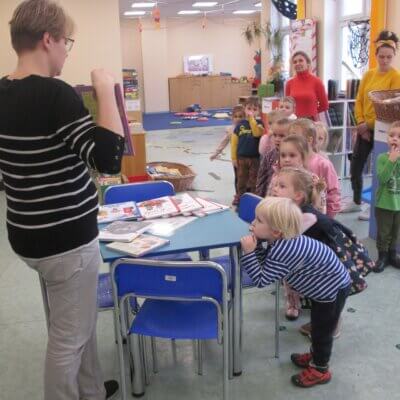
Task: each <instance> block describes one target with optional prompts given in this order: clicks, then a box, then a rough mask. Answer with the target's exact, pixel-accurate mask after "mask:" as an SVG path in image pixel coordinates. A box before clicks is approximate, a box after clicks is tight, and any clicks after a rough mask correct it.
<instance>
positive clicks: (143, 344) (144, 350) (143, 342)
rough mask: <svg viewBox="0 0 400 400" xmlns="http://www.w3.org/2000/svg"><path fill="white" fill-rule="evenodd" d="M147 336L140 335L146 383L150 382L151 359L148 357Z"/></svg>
mask: <svg viewBox="0 0 400 400" xmlns="http://www.w3.org/2000/svg"><path fill="white" fill-rule="evenodd" d="M146 339H147V338H146V336H140V342H141V348H142V357H143V373H144V382H145V384H146V385H149V384H150V379H149V360H148V357H147V340H146Z"/></svg>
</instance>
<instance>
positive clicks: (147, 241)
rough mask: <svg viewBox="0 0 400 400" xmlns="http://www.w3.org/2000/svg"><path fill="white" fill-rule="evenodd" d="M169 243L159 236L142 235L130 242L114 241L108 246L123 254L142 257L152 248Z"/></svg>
mask: <svg viewBox="0 0 400 400" xmlns="http://www.w3.org/2000/svg"><path fill="white" fill-rule="evenodd" d="M168 243H169V240H167V239H162V238H159V237H157V236H151V235H140V236H138V237H137V238H136V239H133V241H132V242H129V243H121V242H112V243H109V244H107V245H106V246H107V247H108V248H109V249H111V250H115V251H118V252H120V253H123V254H128V255H130V256H133V257H141V256H144V255H145V254H147V253H150V252H151V251H152V250H155V249H158V248H159V247H162V246H165V245H166V244H168Z"/></svg>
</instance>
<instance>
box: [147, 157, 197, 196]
mask: <svg viewBox="0 0 400 400" xmlns="http://www.w3.org/2000/svg"><path fill="white" fill-rule="evenodd" d="M147 173H148V174H149V176H150V177H151V179H153V180H156V181H168V182H171V183H172V184H173V185H174V188H175V192H184V191H186V190H189V189H190V188H191V187H192V183H193V181H194V178H195V177H196V174H195V173H194V171H193V170H192V169H191V168H189V167H188V166H187V165H185V164H179V163H174V162H167V161H155V162H151V163H147Z"/></svg>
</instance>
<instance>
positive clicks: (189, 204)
mask: <svg viewBox="0 0 400 400" xmlns="http://www.w3.org/2000/svg"><path fill="white" fill-rule="evenodd" d="M173 200H174V202H175V204H176V205H177V207H178V208H179V211H180V212H181V213H182V214H186V215H190V214H191V212H192V211H196V210H199V209H200V208H202V205H201V204H200V203H199V202H198V201H197V200H196V199H195V198H194V197H192V196H191V195H190V194H188V193H181V194H177V195H175V196H174V197H173Z"/></svg>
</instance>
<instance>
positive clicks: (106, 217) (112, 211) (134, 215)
mask: <svg viewBox="0 0 400 400" xmlns="http://www.w3.org/2000/svg"><path fill="white" fill-rule="evenodd" d="M141 217H142V216H141V214H140V211H139V209H138V207H137V205H136V203H135V202H134V201H127V202H124V203H116V204H107V205H104V206H100V207H99V213H98V215H97V222H98V223H100V224H101V223H104V222H113V221H117V220H124V219H139V218H141Z"/></svg>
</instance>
